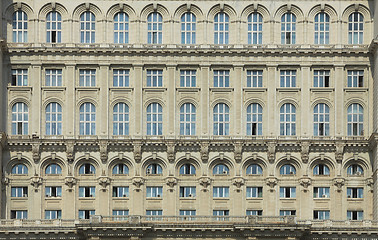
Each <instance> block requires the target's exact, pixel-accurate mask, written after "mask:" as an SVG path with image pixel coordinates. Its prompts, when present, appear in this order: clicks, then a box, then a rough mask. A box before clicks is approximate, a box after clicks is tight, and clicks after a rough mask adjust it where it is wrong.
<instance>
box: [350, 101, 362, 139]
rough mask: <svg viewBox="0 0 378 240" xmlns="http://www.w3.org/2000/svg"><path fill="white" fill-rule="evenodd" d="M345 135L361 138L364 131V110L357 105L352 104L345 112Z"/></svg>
mask: <svg viewBox="0 0 378 240" xmlns="http://www.w3.org/2000/svg"><path fill="white" fill-rule="evenodd" d="M347 112H348V113H347V122H348V124H347V134H348V136H361V135H363V133H364V132H363V131H364V109H363V107H362V106H361V105H360V104H358V103H353V104H351V105H350V106H349V107H348V111H347Z"/></svg>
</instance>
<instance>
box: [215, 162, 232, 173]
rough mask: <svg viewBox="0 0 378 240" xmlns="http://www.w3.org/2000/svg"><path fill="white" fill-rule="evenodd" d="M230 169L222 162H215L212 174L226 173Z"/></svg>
mask: <svg viewBox="0 0 378 240" xmlns="http://www.w3.org/2000/svg"><path fill="white" fill-rule="evenodd" d="M229 173H230V169H229V168H228V167H227V166H226V165H224V164H221V163H220V164H217V165H215V166H214V168H213V175H228V174H229Z"/></svg>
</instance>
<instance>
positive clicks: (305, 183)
mask: <svg viewBox="0 0 378 240" xmlns="http://www.w3.org/2000/svg"><path fill="white" fill-rule="evenodd" d="M299 184H300V185H301V186H302V187H303V192H307V191H308V190H309V189H308V187H309V186H310V185H311V178H309V177H303V178H300V179H299Z"/></svg>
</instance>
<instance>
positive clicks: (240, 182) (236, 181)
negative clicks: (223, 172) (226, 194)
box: [232, 177, 245, 192]
mask: <svg viewBox="0 0 378 240" xmlns="http://www.w3.org/2000/svg"><path fill="white" fill-rule="evenodd" d="M232 184H233V185H235V186H236V191H237V192H240V191H241V186H243V185H244V184H245V181H244V178H242V177H236V178H233V179H232Z"/></svg>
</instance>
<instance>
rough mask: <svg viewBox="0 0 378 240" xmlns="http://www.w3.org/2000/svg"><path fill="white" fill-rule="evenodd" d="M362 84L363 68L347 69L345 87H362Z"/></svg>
mask: <svg viewBox="0 0 378 240" xmlns="http://www.w3.org/2000/svg"><path fill="white" fill-rule="evenodd" d="M363 86H364V71H363V70H348V81H347V87H363Z"/></svg>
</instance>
